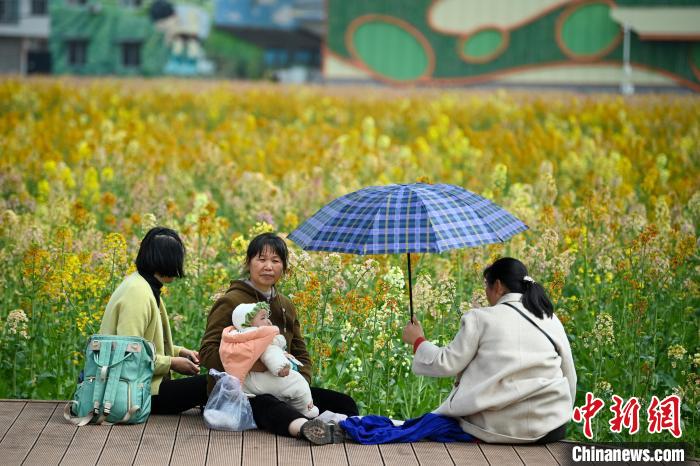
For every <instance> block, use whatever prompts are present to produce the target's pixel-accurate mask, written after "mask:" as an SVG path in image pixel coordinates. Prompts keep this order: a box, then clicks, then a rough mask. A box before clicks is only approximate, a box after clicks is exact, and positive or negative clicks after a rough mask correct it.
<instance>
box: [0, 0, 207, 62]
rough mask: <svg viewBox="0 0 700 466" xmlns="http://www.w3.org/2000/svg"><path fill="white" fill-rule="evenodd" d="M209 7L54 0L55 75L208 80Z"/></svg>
mask: <svg viewBox="0 0 700 466" xmlns="http://www.w3.org/2000/svg"><path fill="white" fill-rule="evenodd" d="M0 1H1V0H0ZM208 3H209V2H208V1H204V2H201V1H199V2H198V1H196V0H192V1H189V2H188V1H179V2H169V1H166V0H155V1H148V2H145V1H142V0H52V2H51V10H50V14H51V35H50V50H51V56H52V61H53V68H54V72H55V73H58V74H65V73H70V74H82V75H107V74H112V75H122V76H124V75H127V76H128V75H137V76H158V75H164V74H170V75H179V76H201V75H209V74H211V73H212V71H213V70H212V63H211V62H210V61H209V60H208V59H207V58H206V55H205V53H204V46H203V43H204V42H205V40H206V38H207V36H208V34H209V29H210V27H211V16H210V14H209V13H208V11H207V9H206V6H207V4H208ZM200 4H204V6H201V5H200Z"/></svg>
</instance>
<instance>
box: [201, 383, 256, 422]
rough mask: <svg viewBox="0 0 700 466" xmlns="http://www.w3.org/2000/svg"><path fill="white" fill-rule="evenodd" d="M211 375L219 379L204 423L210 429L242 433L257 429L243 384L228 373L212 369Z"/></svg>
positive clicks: (208, 405)
mask: <svg viewBox="0 0 700 466" xmlns="http://www.w3.org/2000/svg"><path fill="white" fill-rule="evenodd" d="M209 375H211V376H212V377H214V378H215V379H218V380H217V381H216V385H214V390H212V392H211V395H209V401H207V405H206V406H205V407H204V423H205V424H206V425H207V427H209V428H210V429H215V430H232V431H242V430H248V429H257V427H258V426H256V425H255V420H253V410H252V409H251V408H250V402H249V401H248V397H247V396H246V394H245V393H243V389H242V388H241V382H240V381H239V380H238V379H237V378H236V377H233V376H231V375H229V374H227V373H226V372H219V371H217V370H216V369H210V370H209Z"/></svg>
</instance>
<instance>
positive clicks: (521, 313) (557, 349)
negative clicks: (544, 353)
mask: <svg viewBox="0 0 700 466" xmlns="http://www.w3.org/2000/svg"><path fill="white" fill-rule="evenodd" d="M501 304H505V305H506V306H508V307H510V308H513V309H515V310H516V311H518V314H520V315H521V316H523V317H524V318H525V320H527V321H528V322H530V323H531V324H532V325H534V326H535V327H536V328H537V330H539V331H540V332H542V334H543V335H544V336H545V337H547V340H549V342H550V343H551V344H552V346H554V351H556V352H557V354H559V348H557V345H556V344H554V340H552V337H550V336H549V334H548V333H547V332H545V331H544V330H542V327H540V326H539V325H537V324H536V323H535V322H533V321H532V319H530V318H529V317H528V316H526V315H525V314H524V313H523V311H521V310H520V309H518V308H517V307H515V306H513V305H512V304H511V303H501ZM559 356H561V355H560V354H559Z"/></svg>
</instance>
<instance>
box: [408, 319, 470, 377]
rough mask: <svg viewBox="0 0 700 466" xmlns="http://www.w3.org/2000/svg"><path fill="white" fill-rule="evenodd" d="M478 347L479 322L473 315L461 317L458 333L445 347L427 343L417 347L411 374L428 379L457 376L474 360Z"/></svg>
mask: <svg viewBox="0 0 700 466" xmlns="http://www.w3.org/2000/svg"><path fill="white" fill-rule="evenodd" d="M478 347H479V320H478V317H477V315H476V314H475V313H472V312H467V313H465V314H464V315H463V316H462V319H461V320H460V325H459V331H458V332H457V335H455V337H454V339H453V340H452V341H451V342H450V343H449V344H448V345H447V346H445V347H439V346H437V345H434V344H433V343H431V342H429V341H425V342H423V343H421V344H420V346H418V349H417V350H416V354H415V356H414V358H413V372H414V373H415V374H417V375H427V376H430V377H449V376H454V375H457V374H459V373H460V372H462V371H463V370H464V368H465V367H467V365H468V364H469V363H470V362H471V360H472V359H474V356H475V355H476V350H477V349H478Z"/></svg>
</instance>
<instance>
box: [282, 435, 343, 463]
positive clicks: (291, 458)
mask: <svg viewBox="0 0 700 466" xmlns="http://www.w3.org/2000/svg"><path fill="white" fill-rule="evenodd" d="M343 455H345V451H343ZM277 464H280V465H284V466H287V465H289V466H307V465H308V466H311V465H312V464H313V462H312V460H311V447H310V445H309V442H307V441H306V440H298V439H295V438H292V437H283V436H280V435H278V436H277Z"/></svg>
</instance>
